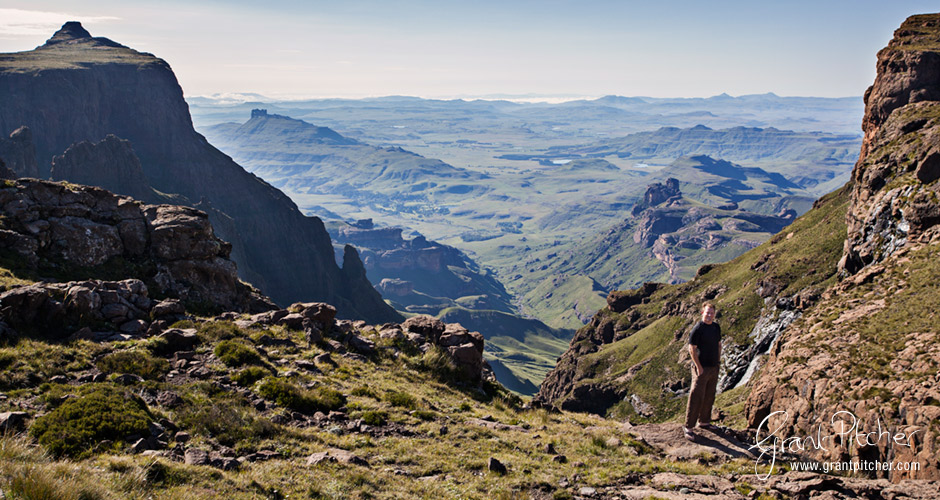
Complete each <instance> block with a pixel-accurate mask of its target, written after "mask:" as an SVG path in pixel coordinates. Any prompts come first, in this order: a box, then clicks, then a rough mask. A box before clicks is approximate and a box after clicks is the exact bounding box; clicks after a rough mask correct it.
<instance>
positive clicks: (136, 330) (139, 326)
mask: <svg viewBox="0 0 940 500" xmlns="http://www.w3.org/2000/svg"><path fill="white" fill-rule="evenodd" d="M149 327H150V324H149V323H147V322H146V321H144V320H142V319H133V320H130V321H127V322H125V323H122V324H121V331H122V332H124V333H127V334H130V335H143V334H144V333H146V332H147V329H148V328H149Z"/></svg>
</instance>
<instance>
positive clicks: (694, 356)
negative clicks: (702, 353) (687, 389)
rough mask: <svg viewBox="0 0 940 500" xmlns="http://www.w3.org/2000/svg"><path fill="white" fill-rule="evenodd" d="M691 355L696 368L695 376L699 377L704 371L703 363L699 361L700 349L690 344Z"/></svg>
mask: <svg viewBox="0 0 940 500" xmlns="http://www.w3.org/2000/svg"><path fill="white" fill-rule="evenodd" d="M689 355H690V356H692V364H693V365H694V366H695V376H699V375H700V374H701V373H702V371H703V368H702V362H701V361H699V359H698V347H695V344H689Z"/></svg>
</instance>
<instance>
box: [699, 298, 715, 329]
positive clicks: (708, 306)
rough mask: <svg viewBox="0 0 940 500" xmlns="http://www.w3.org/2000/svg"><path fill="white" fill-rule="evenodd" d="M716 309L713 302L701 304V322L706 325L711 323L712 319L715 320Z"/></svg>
mask: <svg viewBox="0 0 940 500" xmlns="http://www.w3.org/2000/svg"><path fill="white" fill-rule="evenodd" d="M717 311H718V310H717V309H715V304H712V303H711V302H706V303H704V304H702V323H705V324H706V325H710V324H712V321H715V313H716V312H717Z"/></svg>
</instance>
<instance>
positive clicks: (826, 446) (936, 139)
mask: <svg viewBox="0 0 940 500" xmlns="http://www.w3.org/2000/svg"><path fill="white" fill-rule="evenodd" d="M938 90H940V14H932V15H923V16H913V17H911V18H909V19H908V20H907V21H905V23H904V24H903V25H902V26H901V28H900V29H899V30H897V32H896V33H895V38H894V40H892V42H891V43H890V44H889V46H888V47H887V48H886V49H884V50H882V51H881V52H880V53H879V58H878V76H877V79H876V81H875V84H874V85H873V86H872V88H871V89H870V90H869V92H867V93H866V104H867V107H866V113H865V121H864V124H863V127H864V131H865V140H864V144H863V146H862V152H861V157H860V159H859V161H858V163H857V164H856V166H855V170H854V172H853V176H852V179H853V182H851V183H850V184H848V185H847V186H846V187H845V188H843V189H840V190H838V191H836V192H834V193H831V194H829V195H827V196H825V197H823V198H821V199H820V200H819V201H817V202H816V204H815V205H814V207H813V209H812V210H810V211H809V212H808V213H807V214H805V215H804V216H803V217H800V218H799V219H797V220H796V221H795V222H794V223H793V224H792V225H790V226H788V227H787V228H786V229H784V230H783V232H781V233H779V234H777V235H776V236H774V237H773V238H771V239H770V241H768V242H766V243H764V244H762V245H761V246H759V247H757V248H756V249H754V250H752V251H750V252H747V253H745V254H744V255H742V256H740V257H739V258H737V259H735V260H732V261H730V262H728V263H725V264H720V265H715V266H703V267H702V268H701V269H699V271H698V273H697V275H696V277H695V278H694V279H693V280H691V281H690V282H688V283H685V284H682V285H679V286H668V285H648V286H645V287H643V288H641V289H638V290H634V291H628V292H614V293H612V294H611V295H610V297H609V298H608V307H607V308H605V309H603V310H601V311H599V312H598V313H597V315H595V317H594V319H593V320H592V322H591V324H590V325H588V326H586V327H585V328H583V329H582V330H580V331H579V332H578V334H577V335H576V336H575V339H574V340H573V341H572V344H571V347H570V348H569V351H568V352H567V353H566V354H565V355H564V356H563V357H562V359H561V360H560V361H559V364H558V366H557V367H556V369H555V370H554V371H553V372H552V373H551V374H550V375H549V377H548V378H546V380H545V382H544V383H543V384H542V387H541V391H540V393H539V400H540V401H542V402H545V403H551V404H553V405H556V406H561V407H562V408H569V409H577V410H586V411H600V412H610V413H612V414H613V415H615V416H618V417H621V418H630V419H634V420H636V419H638V420H643V419H648V420H664V419H668V418H670V417H671V416H674V415H676V414H677V413H679V412H681V411H682V409H683V405H684V403H685V398H686V390H687V384H688V381H689V375H688V374H687V371H688V359H687V356H686V355H684V354H683V353H684V344H685V342H686V341H687V332H686V328H687V327H688V326H689V325H690V324H692V322H693V321H695V317H696V316H697V314H696V313H697V311H698V307H699V306H700V304H701V303H702V302H703V301H705V300H708V301H712V302H714V303H716V304H717V305H718V309H719V318H718V321H719V323H720V324H721V325H722V328H723V333H724V335H725V337H724V342H723V345H724V355H723V359H722V364H723V366H722V379H721V381H720V387H721V388H723V389H728V388H732V387H744V388H745V389H744V390H745V392H743V394H744V395H746V401H745V400H743V399H740V398H742V396H741V394H742V393H732V395H730V396H728V397H729V398H739V403H744V404H743V405H741V406H743V415H740V417H743V418H744V420H745V421H746V422H747V425H748V427H750V428H752V429H758V428H760V429H761V430H762V432H763V433H764V435H766V434H767V433H768V432H771V431H773V430H774V429H776V431H775V432H774V434H775V435H776V436H777V437H778V438H779V439H780V440H784V439H789V438H793V439H801V440H802V439H804V438H806V437H807V436H812V438H813V439H815V440H816V441H814V443H815V442H818V440H819V436H820V435H821V436H825V437H827V439H826V441H825V442H824V443H820V446H819V447H817V446H815V445H813V444H807V442H806V441H805V440H804V441H802V443H803V444H804V445H806V446H808V447H810V448H811V449H805V450H802V454H806V455H809V456H811V457H812V458H815V459H818V460H822V461H850V460H851V461H881V462H895V463H899V464H904V463H908V462H917V463H918V465H919V469H918V470H903V469H901V470H894V471H892V472H887V471H875V472H871V473H870V474H871V475H875V476H878V477H885V478H889V479H891V480H892V481H899V480H903V479H905V478H919V479H925V478H926V479H931V478H937V477H940V458H938V457H940V454H938V453H940V431H938V430H937V426H936V423H937V422H938V421H940V375H938V373H940V336H938V330H937V324H938V321H940V318H938V311H940V290H938V283H940V264H938V260H937V255H938V249H940V196H938V190H940V182H938V179H940V171H938V166H937V165H938V163H937V162H938V160H937V158H938V157H940V155H938V144H940V93H938ZM843 221H844V224H843ZM840 259H841V260H840ZM762 353H769V355H768V356H763V355H762ZM748 388H749V389H750V390H749V392H747V389H748ZM735 394H737V395H735ZM732 401H733V399H732ZM718 408H719V409H720V410H721V411H722V412H723V413H724V412H732V411H735V410H733V409H732V408H731V406H730V404H727V405H722V404H719V405H718ZM840 412H846V413H840ZM723 416H727V415H721V414H719V415H718V418H722V417H723ZM840 416H841V421H842V422H844V423H845V427H843V428H839V426H838V425H834V424H836V423H837V422H838V421H839V420H840ZM765 419H767V420H765ZM853 424H854V427H853ZM849 429H851V430H849ZM857 436H862V437H861V438H858V439H856V437H857ZM896 436H900V437H899V439H893V438H894V437H896ZM791 443H792V441H791ZM778 444H779V442H778Z"/></svg>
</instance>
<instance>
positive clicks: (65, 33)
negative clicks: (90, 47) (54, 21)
mask: <svg viewBox="0 0 940 500" xmlns="http://www.w3.org/2000/svg"><path fill="white" fill-rule="evenodd" d="M88 38H91V33H89V32H88V30H86V29H85V28H83V27H82V23H80V22H78V21H69V22H67V23H65V24H63V25H62V27H61V28H59V31H56V32H55V34H54V35H52V38H50V39H48V40H46V45H47V46H49V45H55V44H58V43H69V42H74V41H76V40H83V39H88Z"/></svg>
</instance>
